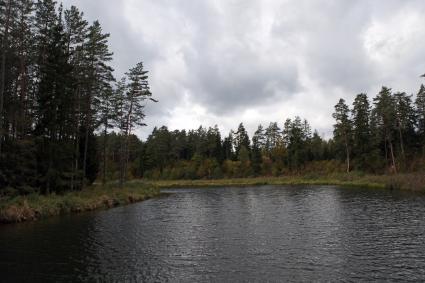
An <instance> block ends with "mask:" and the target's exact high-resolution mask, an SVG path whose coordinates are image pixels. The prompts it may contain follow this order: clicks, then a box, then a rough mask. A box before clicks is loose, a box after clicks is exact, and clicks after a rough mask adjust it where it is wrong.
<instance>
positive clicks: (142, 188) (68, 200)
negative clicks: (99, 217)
mask: <svg viewBox="0 0 425 283" xmlns="http://www.w3.org/2000/svg"><path fill="white" fill-rule="evenodd" d="M160 195H161V191H160V189H159V188H158V187H155V186H153V185H152V184H140V183H139V184H131V185H126V186H125V187H124V188H117V187H111V186H110V185H107V186H105V187H101V186H99V185H98V186H96V185H95V186H92V187H89V188H87V189H85V190H82V191H78V192H77V191H76V192H68V193H65V194H63V195H57V194H50V195H39V194H31V195H27V196H16V197H13V198H9V199H6V200H1V201H0V225H1V224H10V223H20V222H26V221H35V220H40V219H43V218H47V217H51V216H58V215H65V214H73V213H82V212H88V211H94V210H101V209H109V208H113V207H117V206H122V205H127V204H131V203H136V202H140V201H144V200H147V199H150V198H153V197H156V196H160Z"/></svg>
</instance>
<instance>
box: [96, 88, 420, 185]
mask: <svg viewBox="0 0 425 283" xmlns="http://www.w3.org/2000/svg"><path fill="white" fill-rule="evenodd" d="M333 118H334V120H335V124H334V125H333V127H334V131H333V138H331V139H329V140H326V139H323V138H322V137H321V136H320V135H319V134H318V132H317V131H313V130H312V129H311V127H310V124H309V123H308V121H307V120H305V119H304V120H303V119H301V118H300V117H295V118H293V119H287V120H286V121H284V123H283V124H282V125H281V126H279V124H278V123H276V122H272V123H270V124H269V125H268V126H267V127H264V126H262V125H259V126H258V128H257V130H256V131H255V133H254V135H253V136H252V138H250V137H249V135H248V133H247V131H246V129H245V127H244V125H243V124H242V123H240V124H239V126H238V128H237V129H236V130H232V131H230V133H229V134H228V135H226V136H222V134H221V133H220V131H219V129H218V127H217V126H215V127H210V128H205V127H199V128H198V129H197V130H189V131H185V130H181V131H180V130H175V131H170V130H168V129H167V127H165V126H163V127H161V128H155V129H154V130H153V132H152V134H151V135H149V137H148V138H147V140H146V141H145V142H142V141H139V140H138V139H137V138H136V137H133V141H134V147H133V148H132V149H131V153H130V157H131V166H130V168H129V169H130V172H129V175H131V176H133V177H135V178H141V177H145V178H148V179H219V178H241V177H256V176H285V175H305V174H321V175H328V174H333V173H344V172H351V171H356V172H361V173H369V174H397V173H399V172H404V173H405V172H417V171H420V170H423V169H424V144H425V143H424V142H425V87H424V86H423V85H421V86H420V89H419V92H418V93H417V95H416V98H415V99H414V98H413V96H412V95H407V94H406V93H405V92H394V91H392V90H391V89H390V88H387V87H382V89H381V91H380V92H379V93H378V94H377V95H376V96H375V97H373V99H372V100H371V101H370V99H369V98H368V96H367V94H365V93H361V94H358V95H356V96H355V99H354V101H353V103H352V105H351V106H350V105H348V104H347V102H346V101H345V100H344V99H340V100H339V101H338V102H337V104H336V105H335V106H334V113H333ZM107 137H108V138H107V139H108V140H109V141H110V143H109V144H108V151H107V154H108V156H107V157H106V160H108V161H109V163H110V164H111V166H114V165H113V164H118V163H117V161H115V162H114V157H115V158H116V156H117V155H118V144H119V143H118V140H119V137H118V136H117V135H116V134H110V135H108V136H107ZM103 140H104V136H99V137H98V141H99V142H98V143H99V144H101V143H103ZM114 141H115V142H114ZM115 166H117V165H115ZM114 171H116V169H114V167H111V168H110V169H109V171H108V172H109V175H108V178H109V179H114V176H113V172H114ZM115 178H116V176H115Z"/></svg>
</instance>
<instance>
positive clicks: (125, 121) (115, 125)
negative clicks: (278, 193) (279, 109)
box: [0, 0, 425, 195]
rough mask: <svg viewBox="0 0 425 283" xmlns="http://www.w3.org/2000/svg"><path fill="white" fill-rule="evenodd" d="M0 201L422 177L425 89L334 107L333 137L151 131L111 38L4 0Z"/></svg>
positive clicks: (132, 77) (79, 16) (295, 124)
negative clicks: (112, 185) (176, 187)
mask: <svg viewBox="0 0 425 283" xmlns="http://www.w3.org/2000/svg"><path fill="white" fill-rule="evenodd" d="M0 37H1V38H0V39H1V45H0V48H1V49H0V56H1V58H0V60H1V61H0V62H1V65H0V195H1V194H14V193H20V194H27V193H32V192H40V193H51V192H58V193H60V192H65V191H69V190H81V189H82V188H84V187H85V186H88V185H90V184H92V183H93V182H94V181H96V180H98V181H99V182H103V183H105V182H108V181H119V183H120V184H123V183H124V182H125V181H126V180H128V179H132V178H147V179H209V178H236V177H254V176H282V175H288V174H332V173H342V172H350V171H359V172H364V173H376V174H382V173H397V172H406V171H409V172H411V171H417V170H423V169H424V151H425V149H424V145H425V87H424V86H423V85H422V86H421V87H420V89H419V92H418V93H417V95H416V96H415V97H413V96H412V95H408V94H406V93H404V92H393V91H392V90H391V89H390V88H387V87H383V88H382V90H381V91H380V92H379V93H378V94H377V95H376V96H375V97H374V98H373V99H372V100H369V98H368V97H367V95H366V94H358V95H357V96H356V97H355V100H354V102H353V104H352V105H351V106H350V105H348V104H347V103H346V102H345V101H344V100H343V99H341V100H340V101H339V102H338V103H337V104H336V105H335V111H334V114H333V117H334V119H335V125H334V136H333V138H332V139H329V140H325V139H323V138H322V137H320V135H319V134H318V133H317V131H313V130H312V129H311V127H310V125H309V123H308V121H306V120H303V119H301V118H299V117H295V118H293V119H288V120H286V121H282V123H281V124H278V123H276V122H272V123H270V124H269V125H265V126H264V127H263V126H261V125H260V126H258V129H257V130H256V131H255V133H254V135H253V136H252V138H250V137H249V135H248V133H247V131H246V129H245V127H244V125H243V124H242V123H240V124H239V127H238V128H237V129H235V130H233V131H231V132H230V133H226V134H225V135H223V134H222V133H220V131H219V130H218V127H217V126H215V127H212V128H211V127H210V128H204V127H202V126H201V127H199V128H198V129H196V130H188V131H186V130H174V131H170V130H169V129H167V127H165V126H163V127H160V128H155V129H154V130H153V132H152V133H151V134H150V135H149V137H148V138H147V140H146V141H141V140H140V139H139V138H137V136H135V135H134V134H133V132H134V129H135V128H136V127H138V126H143V125H144V122H143V121H144V118H145V107H146V105H147V103H148V102H156V100H155V99H153V98H152V94H151V92H150V88H149V84H148V72H147V71H146V70H145V69H144V66H143V64H142V63H141V62H140V63H137V64H135V65H134V67H132V68H130V69H129V71H128V72H127V73H126V74H125V76H124V77H123V78H121V79H118V80H117V79H115V78H114V76H113V69H112V67H111V64H110V63H111V60H112V57H113V54H112V52H111V51H110V50H109V47H108V37H109V34H107V33H104V32H103V31H102V28H101V25H100V24H99V22H97V21H95V22H93V23H88V22H87V21H86V20H85V19H84V16H83V13H82V12H80V11H79V10H78V8H76V7H74V6H73V7H71V8H69V9H64V8H63V7H62V5H58V4H57V3H56V2H55V1H52V0H40V1H33V0H0Z"/></svg>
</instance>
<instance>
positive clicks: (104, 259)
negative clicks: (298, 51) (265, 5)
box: [0, 186, 425, 282]
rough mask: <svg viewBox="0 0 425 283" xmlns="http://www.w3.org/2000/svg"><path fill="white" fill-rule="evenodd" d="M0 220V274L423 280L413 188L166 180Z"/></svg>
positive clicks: (424, 210)
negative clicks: (162, 193)
mask: <svg viewBox="0 0 425 283" xmlns="http://www.w3.org/2000/svg"><path fill="white" fill-rule="evenodd" d="M169 191H170V192H173V194H171V195H169V196H167V197H163V198H158V199H151V200H148V201H145V202H143V203H139V204H134V205H130V206H126V207H119V208H115V209H111V210H107V211H101V212H95V213H88V214H83V215H77V216H75V215H74V216H66V217H58V218H53V219H49V220H45V221H39V222H35V223H25V224H20V225H6V226H1V227H0V254H1V257H0V274H1V278H0V279H1V280H0V281H3V280H4V281H22V280H27V281H30V280H38V281H44V282H45V281H81V280H88V281H96V280H98V281H105V280H106V281H123V280H137V281H191V282H194V281H195V282H199V281H223V280H225V281H247V280H249V281H264V280H266V279H267V280H270V281H288V280H289V281H312V280H314V281H340V280H349V281H359V280H404V281H409V280H411V281H424V280H425V244H424V243H425V239H424V235H425V225H424V224H425V196H423V195H418V194H412V193H400V192H390V191H371V190H361V189H340V188H336V187H273V186H265V187H249V188H212V189H179V190H169Z"/></svg>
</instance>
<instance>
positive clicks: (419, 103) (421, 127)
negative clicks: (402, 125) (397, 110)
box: [415, 84, 425, 156]
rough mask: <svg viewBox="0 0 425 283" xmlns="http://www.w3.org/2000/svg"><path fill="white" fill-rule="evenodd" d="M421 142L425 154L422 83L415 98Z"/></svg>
mask: <svg viewBox="0 0 425 283" xmlns="http://www.w3.org/2000/svg"><path fill="white" fill-rule="evenodd" d="M415 108H416V109H415V110H416V115H417V127H418V135H419V139H420V141H419V144H420V147H421V149H422V156H425V86H424V85H423V84H422V85H421V87H420V89H419V92H418V94H417V96H416V100H415Z"/></svg>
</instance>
